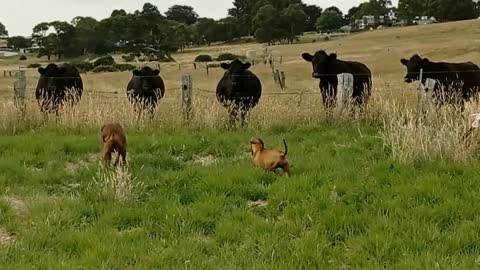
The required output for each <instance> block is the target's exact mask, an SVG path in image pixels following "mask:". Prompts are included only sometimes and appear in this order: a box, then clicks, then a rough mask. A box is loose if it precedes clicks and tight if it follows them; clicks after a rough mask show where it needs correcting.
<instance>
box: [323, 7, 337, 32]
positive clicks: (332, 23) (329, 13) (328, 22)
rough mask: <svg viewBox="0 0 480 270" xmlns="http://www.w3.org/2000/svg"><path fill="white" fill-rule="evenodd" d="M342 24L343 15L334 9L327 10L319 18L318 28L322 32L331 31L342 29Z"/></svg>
mask: <svg viewBox="0 0 480 270" xmlns="http://www.w3.org/2000/svg"><path fill="white" fill-rule="evenodd" d="M342 24H343V19H342V15H340V14H339V13H338V12H336V11H333V10H325V12H323V13H322V16H320V18H318V20H317V29H318V30H319V31H322V32H329V31H334V30H338V29H340V27H342Z"/></svg>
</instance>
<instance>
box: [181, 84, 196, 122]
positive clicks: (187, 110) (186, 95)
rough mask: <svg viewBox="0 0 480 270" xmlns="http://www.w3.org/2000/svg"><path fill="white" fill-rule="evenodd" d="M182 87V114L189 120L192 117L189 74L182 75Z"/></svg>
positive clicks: (191, 92)
mask: <svg viewBox="0 0 480 270" xmlns="http://www.w3.org/2000/svg"><path fill="white" fill-rule="evenodd" d="M181 87H182V89H181V90H182V107H183V116H184V118H185V119H186V120H190V119H191V117H192V96H193V90H192V77H191V76H190V75H183V76H182V81H181Z"/></svg>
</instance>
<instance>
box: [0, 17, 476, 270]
mask: <svg viewBox="0 0 480 270" xmlns="http://www.w3.org/2000/svg"><path fill="white" fill-rule="evenodd" d="M479 26H480V21H466V22H458V23H449V24H438V25H429V26H418V27H408V28H398V29H386V30H379V31H371V32H367V33H362V34H354V35H351V36H348V37H342V38H335V39H333V40H331V41H328V42H327V41H325V42H317V43H305V42H302V44H295V45H282V46H272V47H269V48H268V49H269V50H270V51H271V52H272V53H273V54H274V55H276V56H282V57H283V64H282V65H279V66H278V68H279V69H281V70H284V71H285V72H286V74H287V86H288V89H286V90H284V91H282V90H280V89H279V87H278V86H277V85H275V84H274V83H273V79H272V77H271V74H270V73H271V71H270V69H269V67H268V66H266V65H263V64H257V65H255V66H254V67H252V70H253V71H254V72H255V73H256V74H258V75H259V77H260V78H261V80H262V84H263V86H264V93H265V94H264V97H263V98H262V100H261V103H260V105H259V106H258V107H257V108H255V109H254V110H253V112H252V115H251V121H250V124H249V127H248V128H245V129H227V128H225V123H226V121H227V119H226V118H227V114H226V111H225V109H224V108H222V107H221V106H220V105H218V103H217V101H216V99H215V97H214V94H213V93H212V91H214V89H215V85H216V83H217V82H218V79H219V78H220V76H221V74H222V71H221V70H219V69H213V70H211V71H210V74H209V75H208V76H207V75H206V74H205V70H204V69H203V68H200V69H198V70H193V67H192V65H191V62H192V60H193V59H194V58H195V56H196V55H198V54H205V53H207V54H212V55H213V56H216V55H218V54H219V53H221V52H233V53H237V54H244V53H245V51H246V50H248V49H256V50H257V53H261V52H262V51H263V48H262V45H259V44H243V45H232V46H212V47H208V48H197V49H191V50H187V52H185V53H182V54H178V55H175V59H176V60H177V61H178V63H170V64H162V77H163V79H164V80H165V81H166V85H167V94H166V98H165V100H163V101H162V102H161V103H160V105H159V108H158V110H157V114H156V116H155V118H154V119H153V120H145V119H140V120H138V119H136V118H135V116H134V115H133V112H132V108H131V106H130V105H129V104H128V102H127V101H126V97H125V95H124V91H125V85H126V84H127V82H128V80H129V78H130V76H131V73H129V72H125V73H108V74H90V73H89V74H85V75H82V76H83V78H84V81H85V86H86V96H85V97H84V99H83V100H82V102H81V104H80V105H79V106H78V107H76V108H74V109H72V110H67V111H66V112H65V113H64V114H63V115H62V116H61V117H60V118H58V119H50V120H49V121H47V122H44V120H43V119H42V117H41V115H40V113H39V110H38V106H37V104H35V102H34V101H33V88H34V86H35V83H36V79H37V78H38V75H37V73H36V71H35V70H28V71H27V78H28V81H27V83H28V91H29V92H28V96H29V101H28V103H27V112H26V116H25V118H18V117H17V112H16V111H15V107H14V106H13V100H12V86H13V79H12V78H3V77H0V111H1V112H2V114H0V269H385V268H387V269H478V268H480V217H479V216H478V214H477V213H478V210H477V207H476V203H477V201H478V199H477V198H478V197H479V196H480V182H479V181H478V179H480V171H479V169H478V168H479V166H480V162H479V161H478V160H479V157H480V151H478V144H477V143H475V142H476V140H477V141H478V137H475V136H474V139H475V140H472V142H473V143H472V144H469V145H468V144H467V145H466V144H462V143H460V142H461V136H462V135H463V133H464V131H465V129H466V128H467V127H468V126H469V124H470V123H469V121H468V120H467V119H468V114H469V113H471V112H475V111H477V109H478V108H479V106H478V104H468V106H467V111H466V112H465V113H464V114H463V115H458V114H454V113H452V112H451V111H449V110H448V109H443V110H440V111H435V110H429V108H430V107H429V105H427V104H425V105H424V108H425V109H426V113H425V114H422V116H421V117H418V115H417V114H416V111H415V107H416V103H415V101H416V92H415V89H416V85H412V86H410V85H405V84H404V83H403V82H402V78H403V75H404V73H405V70H404V67H403V66H401V64H400V62H399V60H400V58H403V57H405V58H407V57H409V56H411V55H412V54H413V53H420V54H421V55H424V56H427V57H430V58H431V59H432V60H445V61H466V60H469V61H474V62H477V63H480V51H478V49H477V48H476V47H477V46H476V42H478V40H475V38H474V37H475V36H478V34H479V33H480V30H479V29H480V28H479ZM308 39H313V37H310V36H309V37H308ZM317 49H327V50H328V51H337V53H338V54H339V57H340V58H342V59H353V60H360V61H363V62H365V63H366V64H367V65H369V66H370V67H371V69H372V71H373V73H374V90H373V91H374V92H373V93H374V94H373V99H372V102H371V103H370V106H369V108H368V111H367V113H366V114H365V115H363V116H361V117H357V118H355V119H349V118H343V117H341V116H340V117H336V118H334V119H328V118H326V115H325V112H324V111H323V110H322V108H321V98H320V95H319V93H318V81H316V80H313V79H312V78H311V77H310V75H309V74H310V73H311V66H310V65H309V64H308V63H306V62H304V61H303V60H302V59H301V57H300V54H301V53H303V52H305V51H306V52H311V53H313V52H314V51H315V50H317ZM44 61H45V59H36V58H33V57H29V59H28V60H27V61H26V62H19V61H18V60H16V59H13V58H10V59H0V70H1V69H3V70H12V69H18V68H19V67H20V66H25V65H26V64H28V63H34V62H42V63H45V62H44ZM179 64H180V65H181V70H179V66H178V65H179ZM182 74H191V75H192V77H193V81H194V91H195V93H194V95H195V98H194V117H193V119H192V120H191V121H190V122H184V121H183V120H182V117H181V106H180V92H179V90H178V89H179V79H180V76H181V75H182ZM0 76H3V74H2V73H0ZM116 93H117V94H116ZM107 121H118V122H120V123H121V124H122V125H124V126H125V128H126V131H127V139H128V143H129V152H128V156H127V159H128V161H129V164H128V166H127V167H126V168H124V169H117V170H106V169H102V168H101V167H100V166H99V163H98V155H99V150H100V149H99V148H100V138H99V128H100V126H101V125H102V124H103V123H104V122H107ZM253 136H259V137H261V138H262V139H264V140H265V142H266V144H267V147H272V148H280V149H282V148H283V145H282V139H284V138H285V139H286V140H287V142H288V145H289V159H290V160H291V163H292V177H290V178H287V177H284V176H279V175H275V174H272V173H265V172H263V171H261V170H258V169H255V168H253V167H252V166H251V163H250V156H249V150H250V149H249V145H248V141H249V139H250V138H251V137H253ZM476 136H478V135H476Z"/></svg>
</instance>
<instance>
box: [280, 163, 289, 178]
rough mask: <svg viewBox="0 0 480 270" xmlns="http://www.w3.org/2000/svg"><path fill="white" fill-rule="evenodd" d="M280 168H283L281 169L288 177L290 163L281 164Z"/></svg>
mask: <svg viewBox="0 0 480 270" xmlns="http://www.w3.org/2000/svg"><path fill="white" fill-rule="evenodd" d="M281 168H282V169H283V171H284V172H285V174H286V175H287V176H288V177H290V165H289V164H288V163H286V164H283V165H282V166H281Z"/></svg>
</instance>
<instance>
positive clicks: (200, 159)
mask: <svg viewBox="0 0 480 270" xmlns="http://www.w3.org/2000/svg"><path fill="white" fill-rule="evenodd" d="M217 160H218V159H217V158H215V157H214V156H212V155H208V156H196V155H194V156H193V160H192V163H193V164H200V165H201V166H203V167H207V166H211V165H213V164H215V163H217Z"/></svg>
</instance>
